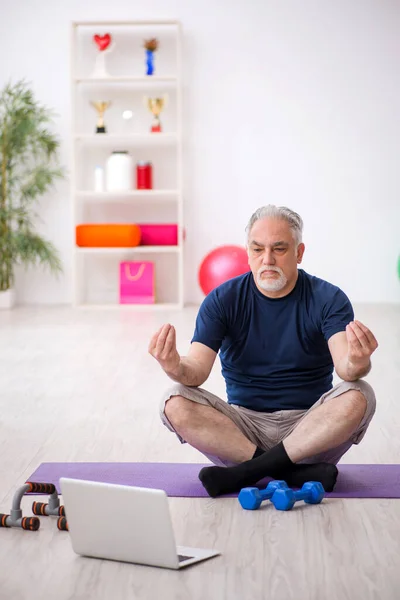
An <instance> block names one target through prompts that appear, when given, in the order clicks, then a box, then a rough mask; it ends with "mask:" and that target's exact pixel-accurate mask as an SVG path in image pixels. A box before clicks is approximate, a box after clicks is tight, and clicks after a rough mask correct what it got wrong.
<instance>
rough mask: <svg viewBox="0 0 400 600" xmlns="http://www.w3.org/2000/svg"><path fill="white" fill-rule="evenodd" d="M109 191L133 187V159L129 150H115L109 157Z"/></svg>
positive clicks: (107, 172)
mask: <svg viewBox="0 0 400 600" xmlns="http://www.w3.org/2000/svg"><path fill="white" fill-rule="evenodd" d="M106 180H107V191H109V192H126V191H129V190H131V189H132V188H133V161H132V157H131V156H130V155H129V153H128V151H127V150H114V152H112V154H111V156H110V157H109V158H108V159H107V166H106Z"/></svg>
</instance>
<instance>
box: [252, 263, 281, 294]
mask: <svg viewBox="0 0 400 600" xmlns="http://www.w3.org/2000/svg"><path fill="white" fill-rule="evenodd" d="M264 271H276V273H278V274H279V277H271V278H268V279H267V278H263V277H261V274H262V273H264ZM286 284H287V277H286V275H285V274H284V273H283V271H282V269H280V268H279V267H260V268H259V269H258V271H257V285H258V286H259V287H260V288H261V289H262V290H264V291H265V292H280V291H281V290H282V289H283V288H284V287H285V285H286Z"/></svg>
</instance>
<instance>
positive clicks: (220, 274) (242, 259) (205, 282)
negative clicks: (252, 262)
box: [199, 246, 250, 295]
mask: <svg viewBox="0 0 400 600" xmlns="http://www.w3.org/2000/svg"><path fill="white" fill-rule="evenodd" d="M247 271H250V267H249V265H248V257H247V252H246V250H245V248H243V246H220V247H219V248H215V250H211V252H209V253H208V254H207V255H206V256H205V257H204V259H203V261H202V263H201V265H200V269H199V284H200V287H201V289H202V290H203V292H204V294H206V295H207V294H209V293H210V292H211V290H213V289H214V288H216V287H218V286H219V285H221V283H224V282H225V281H228V279H232V278H233V277H237V276H238V275H243V274H244V273H247Z"/></svg>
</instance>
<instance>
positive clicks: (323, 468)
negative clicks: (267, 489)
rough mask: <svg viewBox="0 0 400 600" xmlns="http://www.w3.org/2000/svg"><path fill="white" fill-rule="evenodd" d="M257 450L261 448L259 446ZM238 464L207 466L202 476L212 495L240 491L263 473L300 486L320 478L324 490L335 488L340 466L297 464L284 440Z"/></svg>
mask: <svg viewBox="0 0 400 600" xmlns="http://www.w3.org/2000/svg"><path fill="white" fill-rule="evenodd" d="M257 450H258V448H257ZM257 450H256V452H255V453H254V457H253V458H252V459H251V460H247V461H245V462H243V463H241V464H240V465H236V466H235V467H204V468H203V469H201V471H200V473H199V479H200V481H201V483H202V484H203V486H204V487H205V489H206V490H207V492H208V494H209V495H210V496H212V497H216V496H220V495H221V494H230V493H231V492H238V491H239V490H240V489H241V488H242V487H246V486H249V485H254V484H256V483H257V481H259V480H260V479H262V478H263V477H267V476H269V477H272V478H273V479H284V480H285V481H286V483H287V484H288V485H289V486H294V487H301V486H302V485H303V483H305V482H306V481H320V482H321V483H322V485H323V486H324V488H325V491H327V492H328V491H332V489H333V486H334V485H335V482H336V477H337V473H338V470H337V468H336V467H335V465H331V464H328V463H317V464H314V465H296V464H294V463H292V461H291V460H290V458H289V456H288V455H287V453H286V450H285V447H284V445H283V443H282V442H280V443H279V444H278V445H277V446H274V447H273V448H271V450H268V451H267V452H263V453H262V454H261V455H259V456H256V453H257Z"/></svg>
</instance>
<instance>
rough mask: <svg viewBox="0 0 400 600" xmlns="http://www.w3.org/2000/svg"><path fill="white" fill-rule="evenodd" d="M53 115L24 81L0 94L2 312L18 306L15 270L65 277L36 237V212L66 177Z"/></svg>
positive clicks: (52, 253) (51, 248) (53, 251)
mask: <svg viewBox="0 0 400 600" xmlns="http://www.w3.org/2000/svg"><path fill="white" fill-rule="evenodd" d="M52 116H53V115H52V112H51V111H50V110H49V109H48V108H47V107H45V106H43V105H41V104H39V103H38V102H37V101H36V100H35V98H34V95H33V92H32V91H31V90H30V89H29V87H28V85H27V84H26V82H25V81H19V82H17V83H15V84H11V83H9V84H7V85H6V86H5V87H4V88H3V90H2V91H1V92H0V308H10V307H12V306H13V304H14V289H13V286H14V277H15V275H14V273H15V267H16V265H19V264H22V265H25V266H26V267H28V266H29V265H33V266H36V265H37V264H40V265H43V266H45V267H48V268H49V269H50V271H51V272H53V273H58V272H60V271H61V261H60V258H59V254H58V251H57V250H56V248H55V246H54V245H53V244H52V243H51V242H49V241H48V240H46V239H44V238H43V237H41V236H40V235H38V234H37V233H36V232H35V227H34V218H35V217H36V214H35V213H34V210H33V207H34V205H35V204H36V203H37V201H38V200H39V199H40V197H41V196H43V195H44V194H45V193H46V192H48V191H49V190H50V188H51V187H52V185H53V184H54V182H55V181H56V180H57V179H59V178H60V177H63V169H62V168H61V167H60V166H59V164H58V148H59V142H58V140H57V138H56V136H55V135H54V134H53V133H52V132H51V131H49V126H50V124H51V121H52Z"/></svg>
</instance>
